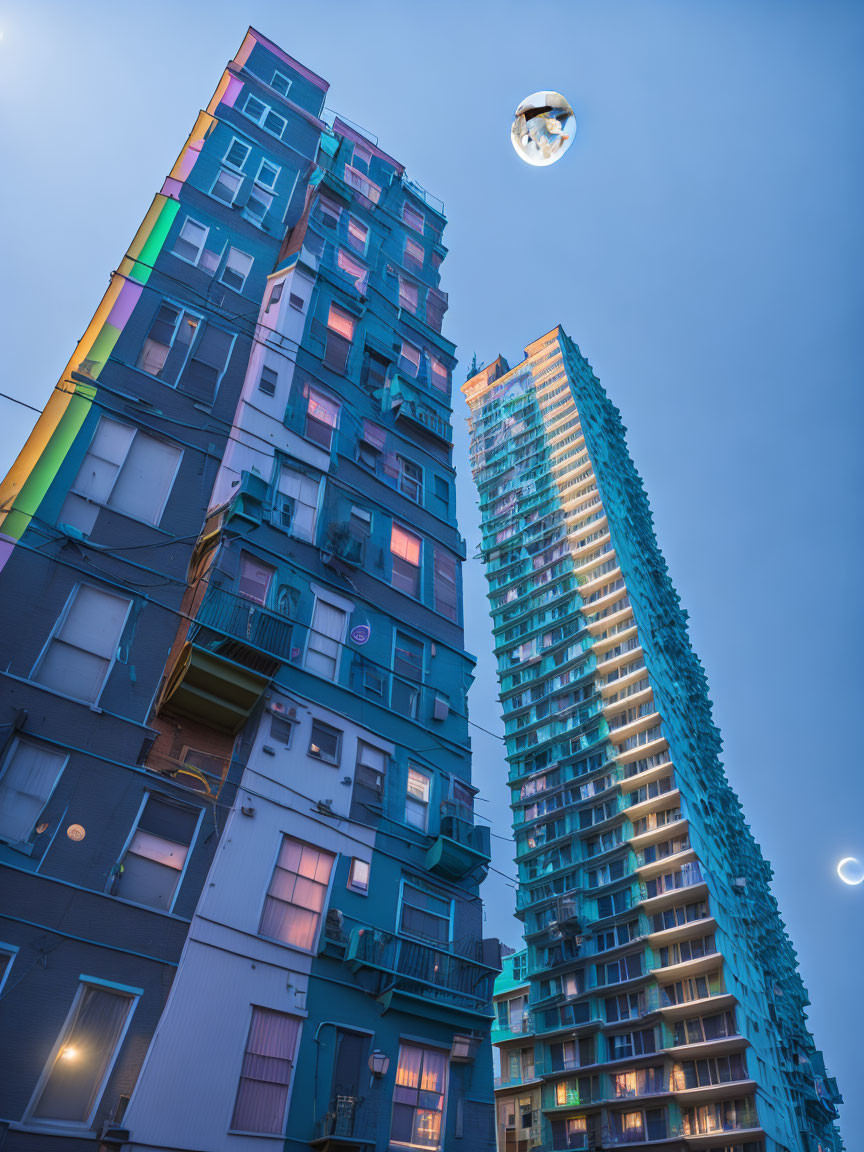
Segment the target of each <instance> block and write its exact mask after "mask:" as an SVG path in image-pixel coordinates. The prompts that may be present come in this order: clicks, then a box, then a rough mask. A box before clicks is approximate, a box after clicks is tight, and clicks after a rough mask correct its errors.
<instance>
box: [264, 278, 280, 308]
mask: <svg viewBox="0 0 864 1152" xmlns="http://www.w3.org/2000/svg"><path fill="white" fill-rule="evenodd" d="M284 291H285V281H284V280H278V281H277V282H276V283H275V284H274V285H273V290H272V291H271V293H270V295H269V296H268V297H267V307H266V308H265V309H264V313H265V315H266V313H268V312H269V311H270V309H271V308H272V307H273V305H274V304H278V303H279V301H280V300H281V299H282V293H283V292H284Z"/></svg>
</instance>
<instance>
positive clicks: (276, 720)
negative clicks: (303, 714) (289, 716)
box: [270, 716, 294, 748]
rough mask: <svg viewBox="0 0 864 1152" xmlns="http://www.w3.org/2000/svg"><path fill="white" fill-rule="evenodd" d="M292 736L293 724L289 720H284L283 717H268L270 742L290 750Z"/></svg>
mask: <svg viewBox="0 0 864 1152" xmlns="http://www.w3.org/2000/svg"><path fill="white" fill-rule="evenodd" d="M293 735H294V724H293V722H292V721H291V720H286V719H285V718H284V717H283V716H271V717H270V739H271V740H275V741H276V743H277V744H282V745H284V746H285V747H286V748H290V747H291V739H292V737H293Z"/></svg>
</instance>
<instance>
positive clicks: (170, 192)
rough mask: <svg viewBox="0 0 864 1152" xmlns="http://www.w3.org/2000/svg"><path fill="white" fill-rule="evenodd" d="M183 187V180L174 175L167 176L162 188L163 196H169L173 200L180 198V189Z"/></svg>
mask: <svg viewBox="0 0 864 1152" xmlns="http://www.w3.org/2000/svg"><path fill="white" fill-rule="evenodd" d="M182 187H183V181H182V180H177V179H175V177H173V176H167V177H166V178H165V183H164V184H163V185H162V188H161V189H160V191H161V193H162V195H163V196H169V197H170V198H171V199H172V200H179V199H180V189H181V188H182Z"/></svg>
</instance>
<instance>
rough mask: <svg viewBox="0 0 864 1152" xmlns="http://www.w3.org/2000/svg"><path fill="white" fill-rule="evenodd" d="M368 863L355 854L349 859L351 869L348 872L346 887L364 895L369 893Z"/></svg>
mask: <svg viewBox="0 0 864 1152" xmlns="http://www.w3.org/2000/svg"><path fill="white" fill-rule="evenodd" d="M369 871H370V869H369V864H368V862H367V861H366V860H360V859H358V858H357V857H356V856H355V857H353V859H352V860H351V871H350V872H349V874H348V887H349V888H352V889H353V890H354V891H355V892H361V893H362V894H363V895H364V896H366V895H368V893H369Z"/></svg>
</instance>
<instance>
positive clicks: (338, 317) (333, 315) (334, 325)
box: [327, 304, 356, 340]
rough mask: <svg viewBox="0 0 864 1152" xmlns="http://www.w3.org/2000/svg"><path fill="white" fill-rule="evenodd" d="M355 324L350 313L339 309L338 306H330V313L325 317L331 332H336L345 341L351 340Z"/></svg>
mask: <svg viewBox="0 0 864 1152" xmlns="http://www.w3.org/2000/svg"><path fill="white" fill-rule="evenodd" d="M355 323H356V321H355V320H354V317H353V316H352V315H351V313H350V312H346V311H345V309H344V308H340V307H339V305H338V304H331V305H330V312H329V314H328V316H327V327H328V328H329V329H330V331H331V332H336V333H337V334H338V335H339V336H343V337H344V338H345V339H346V340H353V339H354V325H355Z"/></svg>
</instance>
